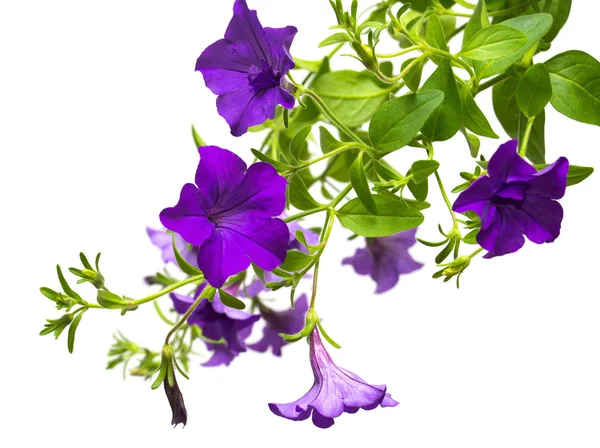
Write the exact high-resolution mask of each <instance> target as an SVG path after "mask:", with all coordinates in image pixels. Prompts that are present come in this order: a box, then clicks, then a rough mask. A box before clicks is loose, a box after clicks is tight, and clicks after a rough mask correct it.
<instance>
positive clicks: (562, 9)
mask: <svg viewBox="0 0 600 448" xmlns="http://www.w3.org/2000/svg"><path fill="white" fill-rule="evenodd" d="M539 3H540V4H542V3H547V1H546V0H543V1H540V2H539ZM545 12H547V13H549V14H550V15H551V16H552V18H553V19H554V21H553V22H552V28H550V31H548V34H546V35H545V36H544V40H545V41H546V42H552V41H553V40H554V39H555V38H556V36H557V35H558V33H559V32H560V30H561V29H562V27H563V26H565V23H567V20H568V19H569V14H570V12H571V0H552V3H551V4H550V8H549V9H548V10H547V11H545Z"/></svg>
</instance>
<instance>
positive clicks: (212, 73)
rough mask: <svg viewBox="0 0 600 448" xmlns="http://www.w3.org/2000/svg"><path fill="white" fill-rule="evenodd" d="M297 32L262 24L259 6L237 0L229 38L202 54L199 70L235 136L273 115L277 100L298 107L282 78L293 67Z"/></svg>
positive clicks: (199, 59)
mask: <svg viewBox="0 0 600 448" xmlns="http://www.w3.org/2000/svg"><path fill="white" fill-rule="evenodd" d="M297 32H298V30H297V29H296V28H295V27H293V26H288V27H285V28H263V26H262V25H261V24H260V22H259V20H258V16H257V14H256V11H254V10H250V9H248V5H247V4H246V1H245V0H236V2H235V4H234V6H233V18H232V19H231V22H229V26H228V27H227V31H225V38H224V39H220V40H218V41H216V42H215V43H213V44H212V45H210V46H209V47H208V48H207V49H206V50H204V52H203V53H202V54H201V55H200V57H199V58H198V60H197V62H196V70H197V71H200V72H201V73H202V75H203V76H204V82H205V83H206V86H207V87H208V88H209V89H210V90H211V91H212V92H213V93H214V94H216V95H218V98H217V110H218V111H219V115H221V116H222V117H223V118H225V120H226V121H227V123H228V124H229V126H230V127H231V133H232V134H233V135H235V136H240V135H242V134H244V133H246V131H247V130H248V128H249V127H250V126H255V125H258V124H261V123H263V122H265V121H266V120H268V119H272V118H273V117H274V116H275V109H276V107H277V105H278V104H281V105H282V106H283V107H286V108H288V109H291V108H293V107H294V97H293V96H292V95H291V94H290V93H289V92H288V91H287V90H285V89H284V88H283V87H282V82H283V81H284V79H285V75H286V74H287V72H288V71H290V70H291V69H292V68H294V61H293V59H292V56H291V55H290V52H289V50H290V46H291V44H292V40H293V39H294V36H295V35H296V33H297Z"/></svg>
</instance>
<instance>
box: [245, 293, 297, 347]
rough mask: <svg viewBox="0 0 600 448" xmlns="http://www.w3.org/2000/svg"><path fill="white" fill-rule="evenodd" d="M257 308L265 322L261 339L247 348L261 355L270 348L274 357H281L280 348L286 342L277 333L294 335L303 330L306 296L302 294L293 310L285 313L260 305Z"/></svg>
mask: <svg viewBox="0 0 600 448" xmlns="http://www.w3.org/2000/svg"><path fill="white" fill-rule="evenodd" d="M259 307H260V314H261V316H262V318H263V319H264V320H265V328H264V329H263V337H262V339H261V340H260V341H258V342H256V343H254V344H250V345H248V348H249V349H251V350H256V351H257V352H261V353H263V352H266V351H267V350H269V347H270V348H271V350H272V352H273V354H274V355H275V356H281V348H282V347H283V346H284V345H286V344H287V342H285V341H284V340H283V339H282V338H281V336H279V333H285V334H295V333H298V332H299V331H300V330H302V328H304V317H305V314H306V312H307V311H308V300H307V298H306V294H302V295H301V296H300V297H299V298H298V300H296V303H295V304H294V308H293V309H292V308H290V309H289V310H286V311H282V312H276V311H273V310H272V309H270V308H267V307H266V306H264V305H262V304H261V305H260V306H259Z"/></svg>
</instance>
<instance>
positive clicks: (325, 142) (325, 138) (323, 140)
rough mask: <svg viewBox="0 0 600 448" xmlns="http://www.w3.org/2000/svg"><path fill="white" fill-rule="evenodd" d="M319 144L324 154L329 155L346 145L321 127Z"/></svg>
mask: <svg viewBox="0 0 600 448" xmlns="http://www.w3.org/2000/svg"><path fill="white" fill-rule="evenodd" d="M319 143H320V145H321V151H323V154H328V153H330V152H331V151H334V150H336V149H338V148H341V147H342V146H344V143H342V142H340V141H338V140H337V139H336V138H335V137H334V136H333V135H331V132H329V130H328V129H327V128H325V127H323V126H319Z"/></svg>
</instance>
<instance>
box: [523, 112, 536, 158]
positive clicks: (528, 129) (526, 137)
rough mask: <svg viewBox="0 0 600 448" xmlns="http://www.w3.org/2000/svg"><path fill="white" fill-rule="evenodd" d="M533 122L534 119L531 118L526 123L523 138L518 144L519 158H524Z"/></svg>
mask: <svg viewBox="0 0 600 448" xmlns="http://www.w3.org/2000/svg"><path fill="white" fill-rule="evenodd" d="M534 121H535V117H532V118H530V119H529V120H528V121H527V127H526V128H525V133H524V134H523V138H522V139H521V141H520V142H519V155H520V156H521V157H525V154H526V153H527V145H528V144H529V137H531V130H532V129H533V123H534Z"/></svg>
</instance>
